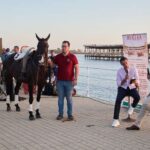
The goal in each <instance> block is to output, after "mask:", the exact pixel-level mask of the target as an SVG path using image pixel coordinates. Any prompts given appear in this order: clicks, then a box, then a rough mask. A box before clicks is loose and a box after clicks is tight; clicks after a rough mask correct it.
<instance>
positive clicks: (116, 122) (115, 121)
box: [112, 119, 120, 127]
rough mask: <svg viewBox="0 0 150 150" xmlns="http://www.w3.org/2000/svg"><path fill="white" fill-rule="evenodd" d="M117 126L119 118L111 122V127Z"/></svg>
mask: <svg viewBox="0 0 150 150" xmlns="http://www.w3.org/2000/svg"><path fill="white" fill-rule="evenodd" d="M118 126H120V122H119V120H118V119H114V120H113V123H112V127H118Z"/></svg>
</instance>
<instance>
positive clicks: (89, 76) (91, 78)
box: [77, 66, 117, 102]
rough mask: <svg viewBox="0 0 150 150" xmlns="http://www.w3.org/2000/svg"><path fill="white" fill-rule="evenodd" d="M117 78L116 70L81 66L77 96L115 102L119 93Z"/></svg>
mask: <svg viewBox="0 0 150 150" xmlns="http://www.w3.org/2000/svg"><path fill="white" fill-rule="evenodd" d="M115 78H116V70H115V69H105V68H98V67H88V66H81V67H80V75H79V82H78V86H77V94H78V95H79V96H85V97H89V98H93V99H96V100H104V101H109V102H114V101H115V97H116V92H117V91H116V89H117V86H116V80H115Z"/></svg>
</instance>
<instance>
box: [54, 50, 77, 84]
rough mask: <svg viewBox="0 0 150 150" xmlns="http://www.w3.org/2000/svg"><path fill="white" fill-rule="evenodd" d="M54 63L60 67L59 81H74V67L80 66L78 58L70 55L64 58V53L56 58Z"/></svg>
mask: <svg viewBox="0 0 150 150" xmlns="http://www.w3.org/2000/svg"><path fill="white" fill-rule="evenodd" d="M54 63H55V64H56V65H57V66H58V75H57V79H58V80H66V81H73V80H74V66H75V65H76V64H78V60H77V57H76V56H75V55H74V54H72V53H68V55H66V56H64V55H63V54H62V53H61V54H58V55H57V56H55V58H54Z"/></svg>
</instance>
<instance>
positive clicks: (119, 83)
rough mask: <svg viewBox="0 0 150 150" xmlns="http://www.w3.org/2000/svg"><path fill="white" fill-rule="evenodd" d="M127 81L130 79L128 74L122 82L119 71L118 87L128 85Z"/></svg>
mask: <svg viewBox="0 0 150 150" xmlns="http://www.w3.org/2000/svg"><path fill="white" fill-rule="evenodd" d="M127 79H128V74H126V76H125V78H124V79H123V80H122V79H121V77H120V72H119V71H118V72H117V85H118V87H120V86H122V85H124V84H125V83H126V81H127Z"/></svg>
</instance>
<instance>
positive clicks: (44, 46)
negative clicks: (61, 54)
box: [36, 34, 50, 55]
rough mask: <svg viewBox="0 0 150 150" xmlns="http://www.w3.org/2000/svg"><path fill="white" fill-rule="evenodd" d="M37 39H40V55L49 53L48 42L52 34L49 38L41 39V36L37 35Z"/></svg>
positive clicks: (38, 47)
mask: <svg viewBox="0 0 150 150" xmlns="http://www.w3.org/2000/svg"><path fill="white" fill-rule="evenodd" d="M36 38H37V39H38V41H39V42H38V45H37V51H38V53H39V54H40V55H43V54H44V53H48V47H49V45H48V40H49V38H50V34H49V35H48V36H47V38H39V36H38V35H37V34H36Z"/></svg>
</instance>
